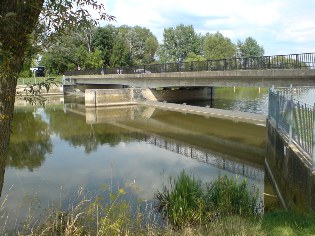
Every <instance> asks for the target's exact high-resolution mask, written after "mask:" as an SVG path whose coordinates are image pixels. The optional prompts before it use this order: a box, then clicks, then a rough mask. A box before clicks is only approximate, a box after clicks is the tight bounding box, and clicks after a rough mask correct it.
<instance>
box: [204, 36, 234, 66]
mask: <svg viewBox="0 0 315 236" xmlns="http://www.w3.org/2000/svg"><path fill="white" fill-rule="evenodd" d="M203 54H204V56H205V58H206V59H210V60H219V59H225V58H231V57H234V56H235V55H236V46H235V45H234V44H233V43H232V42H231V40H230V39H229V38H227V37H224V36H223V35H222V34H221V33H219V32H216V33H215V34H209V33H207V34H206V35H205V36H204V37H203Z"/></svg>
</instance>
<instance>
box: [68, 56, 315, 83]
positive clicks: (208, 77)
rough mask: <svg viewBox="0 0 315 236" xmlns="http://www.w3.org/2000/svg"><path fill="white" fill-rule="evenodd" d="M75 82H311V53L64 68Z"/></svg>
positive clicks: (314, 60) (314, 75)
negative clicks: (73, 68) (80, 68)
mask: <svg viewBox="0 0 315 236" xmlns="http://www.w3.org/2000/svg"><path fill="white" fill-rule="evenodd" d="M66 77H67V78H68V79H69V81H71V83H73V84H77V85H99V86H100V85H111V86H119V85H121V86H131V87H141V88H169V87H172V88H174V87H205V86H208V87H226V86H228V87H229V86H233V87H234V86H250V87H253V86H256V87H271V86H272V85H275V86H279V87H283V86H285V87H287V86H289V85H290V84H292V85H293V86H314V85H315V53H304V54H290V55H276V56H263V57H251V58H230V59H222V60H206V61H195V62H180V63H166V64H154V65H142V66H135V67H125V68H120V67H117V68H105V69H95V70H80V71H69V72H66Z"/></svg>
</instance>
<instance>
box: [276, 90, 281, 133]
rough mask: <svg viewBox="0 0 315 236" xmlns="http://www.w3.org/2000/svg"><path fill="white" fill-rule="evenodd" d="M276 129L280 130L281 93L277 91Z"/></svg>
mask: <svg viewBox="0 0 315 236" xmlns="http://www.w3.org/2000/svg"><path fill="white" fill-rule="evenodd" d="M276 102H277V103H276V111H275V113H276V128H277V129H278V128H279V119H280V92H279V91H277V101H276Z"/></svg>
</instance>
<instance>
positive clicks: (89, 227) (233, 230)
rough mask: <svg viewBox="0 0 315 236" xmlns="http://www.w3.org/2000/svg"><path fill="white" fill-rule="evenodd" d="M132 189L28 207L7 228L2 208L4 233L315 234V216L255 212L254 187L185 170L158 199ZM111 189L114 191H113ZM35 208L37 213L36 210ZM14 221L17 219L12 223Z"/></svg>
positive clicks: (82, 193)
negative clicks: (204, 178)
mask: <svg viewBox="0 0 315 236" xmlns="http://www.w3.org/2000/svg"><path fill="white" fill-rule="evenodd" d="M133 188H134V187H133V186H126V187H124V188H120V189H117V191H115V192H112V188H104V191H103V192H102V194H92V193H88V192H86V191H85V190H84V189H82V188H81V189H79V190H78V192H77V194H76V195H75V196H74V197H72V198H71V199H70V200H69V202H68V203H67V204H65V205H66V206H67V207H63V208H60V204H56V205H51V206H50V207H49V208H46V209H45V210H44V211H43V212H40V213H39V214H40V217H39V218H38V217H37V218H36V217H35V215H38V212H37V213H36V212H35V210H36V209H37V210H38V207H35V206H30V210H29V211H28V214H27V215H26V216H25V218H24V220H23V221H22V222H21V224H16V223H15V225H14V224H13V225H14V226H13V227H10V226H9V221H10V219H9V215H6V213H5V212H6V211H5V200H4V202H3V203H2V204H0V222H1V224H0V234H1V235H34V236H35V235H60V236H61V235H69V236H70V235H80V236H81V235H166V236H168V235H187V236H190V235H191V236H192V235H315V214H310V215H301V214H297V213H293V212H285V211H276V212H270V213H267V214H265V215H262V214H261V213H259V211H258V210H257V207H258V205H257V203H259V198H258V196H257V194H256V190H255V188H253V186H249V185H248V184H247V182H246V181H245V180H239V179H231V178H228V177H226V176H223V177H220V178H218V179H217V180H215V181H214V182H211V183H202V182H201V181H200V180H197V179H195V178H193V177H192V176H190V175H187V174H186V173H185V172H182V173H181V174H180V176H178V177H177V178H173V179H170V183H169V184H167V185H165V186H164V187H163V188H162V189H161V190H159V191H157V192H156V195H155V201H153V202H147V201H138V203H137V204H134V203H132V202H134V198H132V197H130V196H131V195H133V194H132V193H133ZM109 189H110V190H109ZM33 210H34V211H33ZM11 220H12V221H13V222H14V221H15V219H11Z"/></svg>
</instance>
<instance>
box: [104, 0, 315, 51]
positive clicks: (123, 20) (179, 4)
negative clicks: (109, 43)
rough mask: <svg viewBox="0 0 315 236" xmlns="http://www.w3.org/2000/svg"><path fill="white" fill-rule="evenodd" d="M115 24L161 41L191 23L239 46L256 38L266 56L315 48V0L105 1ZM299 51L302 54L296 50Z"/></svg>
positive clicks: (197, 28) (201, 31)
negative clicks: (144, 30) (166, 32)
mask: <svg viewBox="0 0 315 236" xmlns="http://www.w3.org/2000/svg"><path fill="white" fill-rule="evenodd" d="M103 2H104V4H105V6H106V7H107V8H106V9H107V11H108V12H109V13H110V14H112V15H114V16H116V19H117V22H116V23H115V25H122V24H127V25H130V26H134V25H140V26H142V27H146V28H149V29H150V30H151V31H152V32H153V34H154V35H156V36H157V38H158V39H159V41H160V42H162V39H163V30H164V28H166V27H175V26H176V25H178V24H180V23H183V24H185V25H189V24H192V25H193V26H194V28H195V30H196V31H197V32H200V33H206V32H210V33H214V32H216V31H220V32H221V33H223V34H224V35H225V36H227V37H229V38H231V39H232V41H234V42H236V41H237V39H240V40H244V39H245V38H246V37H248V36H251V37H254V38H255V39H256V40H257V41H258V43H260V44H261V45H263V46H264V48H265V52H266V54H276V53H302V52H309V51H308V50H312V49H314V47H312V44H313V42H314V40H315V30H314V26H315V20H314V17H313V12H314V11H315V3H314V2H313V1H312V0H273V1H265V0H251V1H250V0H222V1H214V0H212V1H205V0H194V1H188V0H172V1H171V0H160V1H152V0H106V1H103ZM297 50H298V51H297Z"/></svg>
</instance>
